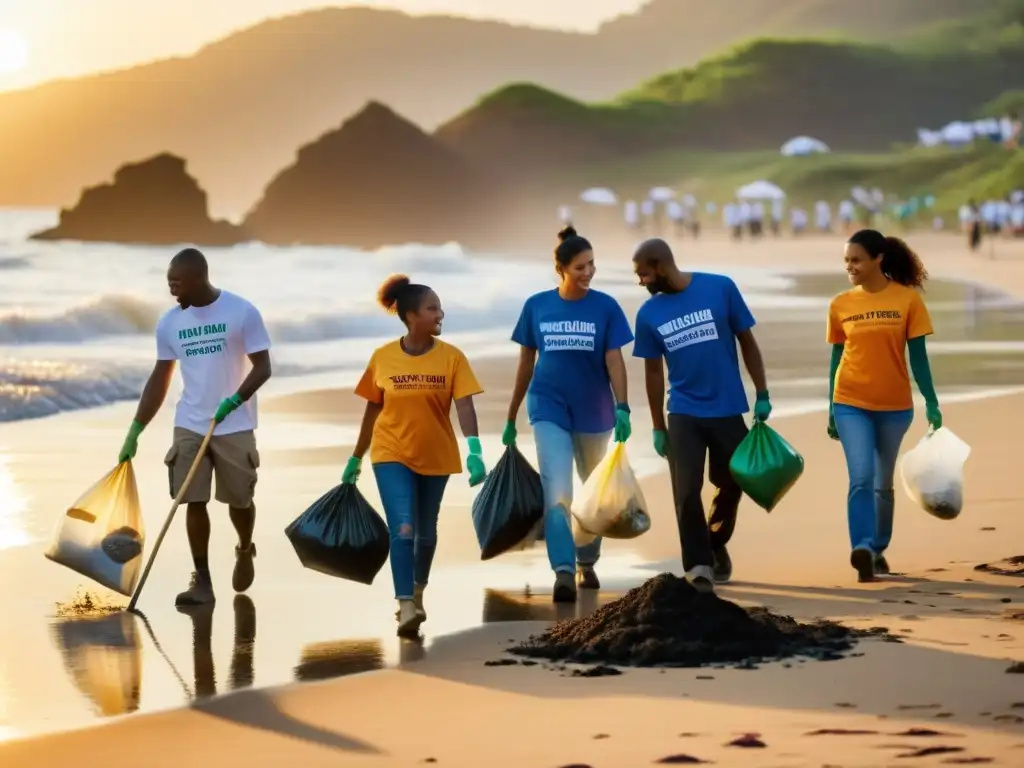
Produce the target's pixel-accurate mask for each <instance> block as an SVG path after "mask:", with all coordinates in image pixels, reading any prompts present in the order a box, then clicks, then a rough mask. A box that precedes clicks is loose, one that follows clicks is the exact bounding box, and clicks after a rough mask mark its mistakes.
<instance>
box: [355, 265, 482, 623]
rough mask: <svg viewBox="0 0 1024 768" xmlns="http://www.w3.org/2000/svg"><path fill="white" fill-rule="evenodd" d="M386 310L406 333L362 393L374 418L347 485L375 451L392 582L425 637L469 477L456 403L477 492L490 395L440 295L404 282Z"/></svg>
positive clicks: (375, 361) (403, 617)
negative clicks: (430, 600) (443, 520)
mask: <svg viewBox="0 0 1024 768" xmlns="http://www.w3.org/2000/svg"><path fill="white" fill-rule="evenodd" d="M378 298H379V300H380V303H381V304H382V305H383V306H384V308H385V309H386V310H387V311H388V312H391V313H393V314H396V315H398V317H399V319H401V321H402V322H403V323H405V327H406V333H405V335H404V336H402V337H401V338H400V339H397V340H395V341H392V342H389V343H388V344H385V345H384V346H382V347H380V348H379V349H377V350H376V351H375V352H374V353H373V355H372V356H371V357H370V363H369V365H367V367H366V372H365V373H364V374H363V377H362V379H360V381H359V384H357V385H356V394H357V395H359V396H360V397H362V398H363V399H365V400H366V411H365V413H364V414H363V423H362V426H361V427H360V429H359V438H358V439H357V440H356V446H355V450H353V452H352V457H351V458H350V459H349V460H348V464H347V466H346V467H345V472H344V474H343V475H342V478H341V482H342V483H355V482H356V481H357V480H358V479H359V472H360V468H361V466H362V461H363V456H364V455H365V454H366V451H367V449H368V448H370V444H371V442H372V443H373V448H372V450H371V452H370V460H371V461H372V462H373V474H374V476H375V477H376V480H377V489H378V490H379V491H380V499H381V503H382V504H383V505H384V515H385V517H386V518H387V521H388V530H389V531H390V533H391V576H392V578H393V580H394V583H395V598H396V599H397V600H398V634H399V635H400V636H402V637H416V636H417V634H418V632H419V627H420V624H422V623H423V622H424V621H425V620H426V618H427V614H426V611H424V610H423V590H424V589H425V588H426V586H427V578H428V577H429V576H430V566H431V563H432V562H433V559H434V550H435V548H436V546H437V518H438V515H439V513H440V511H441V499H442V497H443V496H444V490H445V486H446V485H447V484H448V477H449V476H450V475H457V474H459V473H460V472H461V471H462V463H461V460H460V458H459V445H458V443H457V442H456V440H455V432H454V430H453V429H452V423H451V417H450V413H451V407H452V402H453V401H454V403H455V411H456V413H457V414H458V417H459V426H460V427H461V428H462V434H463V435H464V436H465V438H466V444H467V446H468V448H469V455H468V456H467V457H466V469H467V470H468V472H469V484H470V485H471V486H473V485H478V484H479V483H482V482H483V480H484V476H485V474H486V469H485V468H484V461H483V456H482V454H481V450H480V438H479V432H478V430H477V421H476V409H475V407H474V406H473V395H478V394H480V393H481V392H483V388H482V387H481V386H480V384H479V383H478V382H477V380H476V376H475V375H474V374H473V369H472V368H471V367H470V365H469V361H468V360H467V359H466V356H465V355H464V354H463V353H462V351H461V350H460V349H457V348H456V347H453V346H452V345H451V344H446V343H445V342H443V341H441V340H440V339H438V338H437V337H438V336H440V335H441V323H442V322H443V320H444V311H443V310H442V309H441V300H440V299H439V298H438V297H437V294H436V293H434V292H433V291H432V290H431V289H430V288H428V287H427V286H425V285H417V284H415V283H412V282H410V280H409V278H408V277H406V276H405V275H395V276H393V277H391V278H389V279H388V280H386V281H385V282H384V284H383V285H382V286H381V287H380V290H379V291H378Z"/></svg>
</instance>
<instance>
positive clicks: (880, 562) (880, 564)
mask: <svg viewBox="0 0 1024 768" xmlns="http://www.w3.org/2000/svg"><path fill="white" fill-rule="evenodd" d="M875 573H876V574H880V575H883V576H887V575H889V574H890V573H892V571H890V570H889V561H888V560H886V559H885V555H875Z"/></svg>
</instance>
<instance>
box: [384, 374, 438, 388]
mask: <svg viewBox="0 0 1024 768" xmlns="http://www.w3.org/2000/svg"><path fill="white" fill-rule="evenodd" d="M388 379H390V381H391V388H392V389H394V390H396V391H397V390H408V389H417V390H424V389H445V388H446V385H447V377H446V376H445V375H444V374H431V373H403V374H400V375H398V376H388Z"/></svg>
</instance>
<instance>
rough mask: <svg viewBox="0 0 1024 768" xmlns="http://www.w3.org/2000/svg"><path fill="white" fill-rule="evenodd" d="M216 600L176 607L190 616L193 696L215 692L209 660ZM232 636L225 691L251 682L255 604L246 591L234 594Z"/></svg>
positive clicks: (233, 689)
mask: <svg viewBox="0 0 1024 768" xmlns="http://www.w3.org/2000/svg"><path fill="white" fill-rule="evenodd" d="M215 606H216V603H214V604H211V605H202V606H194V607H188V608H185V607H180V608H178V610H179V611H180V612H181V613H183V614H185V615H186V616H188V617H189V618H190V619H192V670H193V671H192V675H193V687H192V690H193V692H194V694H193V695H194V698H196V699H205V698H208V697H210V696H216V695H217V693H218V691H217V671H216V668H215V666H214V663H213V611H214V607H215ZM233 606H234V611H235V637H234V644H233V646H232V650H231V668H230V673H229V685H228V690H229V691H237V690H240V689H242V688H248V687H249V686H251V685H252V684H253V680H254V675H253V661H254V648H255V645H256V606H255V605H254V604H253V602H252V600H251V599H250V598H249V596H248V595H235V600H234V604H233Z"/></svg>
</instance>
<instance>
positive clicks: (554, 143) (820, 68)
mask: <svg viewBox="0 0 1024 768" xmlns="http://www.w3.org/2000/svg"><path fill="white" fill-rule="evenodd" d="M975 7H976V9H977V10H978V14H977V15H976V16H975V17H973V18H971V19H968V20H966V21H959V22H956V23H940V24H936V25H933V26H931V27H929V28H928V29H927V30H926V31H923V32H920V33H919V34H917V35H915V36H914V37H913V39H912V40H910V41H909V42H907V43H905V44H901V45H899V46H893V45H881V44H870V43H860V42H853V41H849V40H838V39H758V40H753V41H749V42H747V43H744V44H742V45H739V46H737V47H735V48H734V49H732V50H730V51H727V52H725V53H722V54H720V55H717V56H714V57H711V58H708V59H706V60H704V61H702V62H700V63H699V64H698V65H697V66H695V67H691V68H686V69H681V70H675V71H672V72H668V73H666V74H663V75H660V76H658V77H655V78H653V79H651V80H648V81H646V82H644V83H642V84H641V85H639V86H637V87H635V88H633V89H632V90H630V91H627V92H625V93H623V94H621V95H620V96H619V97H618V98H617V99H614V100H612V101H607V102H601V103H583V102H580V101H576V100H573V99H570V98H568V97H565V96H562V95H561V94H558V93H554V92H551V91H549V90H546V89H543V88H540V87H538V86H531V85H528V84H517V85H515V86H511V87H508V88H504V89H501V90H499V91H496V92H494V93H492V94H490V95H488V96H487V97H485V98H483V99H481V100H480V101H479V102H478V103H477V104H476V105H474V106H473V107H472V108H471V109H469V110H467V111H465V112H463V113H462V114H460V115H459V116H457V117H456V118H454V119H453V120H451V121H449V122H448V123H446V124H445V125H443V126H442V127H441V128H439V129H438V132H437V135H438V137H439V138H441V139H442V140H443V141H444V142H445V143H446V144H448V145H449V146H450V147H452V148H453V149H456V150H457V151H459V152H461V153H463V154H464V155H465V156H467V157H469V158H471V159H473V160H474V161H477V162H480V163H484V164H487V165H490V166H491V167H493V168H495V169H497V170H502V171H505V172H507V173H509V174H512V175H513V176H518V177H520V178H524V179H526V180H529V181H534V180H537V179H540V178H543V177H544V176H545V175H551V174H552V171H555V175H558V173H564V172H565V171H566V170H567V169H568V168H569V167H571V166H573V165H576V164H578V163H579V162H581V161H585V162H587V163H594V162H595V160H597V159H602V158H603V159H604V160H606V161H609V162H611V161H613V159H614V158H619V159H622V160H623V161H624V162H625V163H627V164H636V163H642V162H644V161H643V159H642V158H644V157H646V156H649V155H651V154H652V153H657V154H658V155H659V156H660V155H662V154H664V153H666V152H668V153H671V152H689V153H692V152H694V151H696V150H701V151H705V152H714V153H720V152H751V151H760V150H765V151H768V150H775V151H776V152H777V150H778V148H779V147H780V146H781V145H782V144H783V143H784V142H785V141H786V140H788V139H789V138H792V137H793V136H796V135H810V136H814V137H816V138H819V139H821V140H823V141H825V142H826V143H827V144H829V146H831V147H832V148H833V149H834V150H838V151H840V152H854V153H860V154H863V153H865V152H869V153H876V154H877V153H878V152H881V151H883V150H886V149H888V148H890V147H891V146H893V145H894V144H897V143H912V142H914V141H916V131H917V129H918V128H921V127H928V128H938V127H941V126H942V125H944V124H946V123H948V122H950V121H952V120H958V119H971V118H973V117H975V116H977V115H980V114H993V111H994V110H1001V111H1002V112H1000V113H1003V112H1005V109H1006V108H1007V105H1008V104H1016V103H1017V100H1018V99H1019V96H1013V95H1012V93H1011V92H1012V91H1013V89H1015V88H1019V86H1020V84H1021V81H1020V73H1021V72H1024V0H993V2H992V3H982V2H980V1H979V2H978V3H977V4H976V6H975ZM557 158H561V159H562V162H561V163H560V164H558V163H556V164H555V165H553V159H557Z"/></svg>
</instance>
